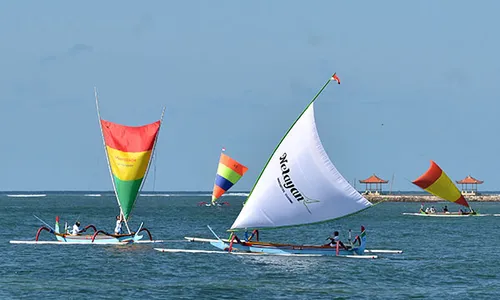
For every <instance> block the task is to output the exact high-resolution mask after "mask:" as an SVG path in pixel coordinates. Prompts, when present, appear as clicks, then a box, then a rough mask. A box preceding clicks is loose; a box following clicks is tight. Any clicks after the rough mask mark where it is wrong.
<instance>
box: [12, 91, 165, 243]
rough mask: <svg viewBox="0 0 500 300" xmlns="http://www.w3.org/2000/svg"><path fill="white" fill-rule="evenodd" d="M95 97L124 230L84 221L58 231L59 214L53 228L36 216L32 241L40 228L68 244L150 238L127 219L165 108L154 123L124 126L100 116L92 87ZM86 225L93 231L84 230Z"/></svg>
mask: <svg viewBox="0 0 500 300" xmlns="http://www.w3.org/2000/svg"><path fill="white" fill-rule="evenodd" d="M95 100H96V108H97V115H98V118H99V123H100V127H101V134H102V138H103V144H104V151H105V153H106V159H107V162H108V168H109V172H110V176H111V182H112V183H113V189H114V191H115V196H116V200H117V202H118V207H119V209H120V212H119V216H120V218H121V219H122V220H123V221H124V223H125V227H126V231H127V232H126V233H123V234H122V233H119V234H115V233H108V232H106V231H104V230H97V228H96V227H95V226H94V225H88V226H86V227H85V228H84V229H83V230H82V231H80V233H78V234H72V233H70V232H69V230H68V228H67V225H66V226H65V230H64V231H63V232H61V231H60V228H59V217H56V224H55V227H54V228H52V227H51V226H50V225H48V224H47V223H46V222H44V221H42V220H41V219H39V218H38V217H37V218H38V219H39V220H40V221H42V222H43V223H44V224H45V225H44V226H42V227H40V228H39V229H38V231H37V234H36V236H35V241H34V242H38V238H39V236H40V233H42V232H43V231H47V232H49V233H51V234H53V235H54V236H55V237H56V240H57V241H58V242H62V243H72V244H124V243H125V244H126V243H134V242H138V241H139V240H141V239H142V238H143V235H142V234H144V233H147V234H148V237H149V240H150V241H153V238H152V236H151V233H150V232H149V230H148V229H147V228H145V227H143V225H144V224H143V223H141V224H140V226H139V228H138V229H137V230H136V231H135V232H134V231H131V230H130V228H129V224H128V221H129V220H130V215H131V212H132V209H133V207H134V204H135V202H136V200H137V198H138V196H139V194H140V191H141V189H142V186H143V184H144V182H145V178H146V175H147V173H148V170H149V165H150V162H151V159H152V157H153V154H154V150H155V146H156V141H157V139H158V134H159V131H160V127H161V123H162V121H163V114H164V111H165V109H163V111H162V114H161V118H160V120H158V121H156V122H154V123H151V124H148V125H143V126H136V127H133V126H125V125H120V124H117V123H113V122H110V121H106V120H103V119H102V118H101V116H100V112H99V101H98V96H97V90H95ZM90 229H92V231H93V232H91V233H89V234H86V232H87V231H90ZM141 233H142V234H141ZM11 242H14V243H15V241H11Z"/></svg>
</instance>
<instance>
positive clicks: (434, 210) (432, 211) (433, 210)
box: [430, 206, 436, 214]
mask: <svg viewBox="0 0 500 300" xmlns="http://www.w3.org/2000/svg"><path fill="white" fill-rule="evenodd" d="M430 213H431V214H435V213H436V209H435V208H434V206H431V209H430Z"/></svg>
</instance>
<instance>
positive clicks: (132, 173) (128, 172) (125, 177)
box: [101, 119, 161, 220]
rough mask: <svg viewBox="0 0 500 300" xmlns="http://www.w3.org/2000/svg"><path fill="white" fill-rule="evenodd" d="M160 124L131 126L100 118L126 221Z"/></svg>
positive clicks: (159, 122) (115, 186)
mask: <svg viewBox="0 0 500 300" xmlns="http://www.w3.org/2000/svg"><path fill="white" fill-rule="evenodd" d="M160 124H161V121H157V122H154V123H151V124H148V125H144V126H138V127H132V126H125V125H120V124H116V123H112V122H109V121H105V120H102V119H101V127H102V134H103V137H104V143H105V145H106V152H107V155H108V162H109V166H110V169H111V170H110V171H111V173H112V175H113V182H114V188H115V192H116V196H117V198H118V203H119V205H120V208H121V210H122V213H123V215H124V217H125V219H127V220H128V218H129V216H130V212H131V211H132V208H133V206H134V203H135V200H136V198H137V195H138V194H139V191H140V189H141V186H142V181H143V179H144V177H145V175H146V171H147V169H148V165H149V161H150V159H151V157H152V152H153V148H154V144H155V141H156V137H157V135H158V131H159V129H160Z"/></svg>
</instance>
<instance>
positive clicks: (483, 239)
mask: <svg viewBox="0 0 500 300" xmlns="http://www.w3.org/2000/svg"><path fill="white" fill-rule="evenodd" d="M26 194H29V193H26ZM17 195H18V196H17V197H12V195H10V196H8V195H7V194H2V195H0V207H1V209H0V228H1V230H0V253H1V255H0V299H24V298H27V299H121V298H122V299H259V300H263V299H414V298H415V299H439V298H442V299H500V275H499V274H500V251H498V249H500V239H499V229H500V225H499V224H500V217H494V216H485V217H469V218H426V217H417V216H406V215H402V213H403V212H416V211H417V210H418V208H419V206H420V204H419V203H381V204H378V205H375V206H374V207H373V208H370V209H368V210H365V211H363V212H361V213H359V214H356V215H353V216H350V217H346V218H344V219H340V220H335V221H331V222H327V223H322V224H318V225H310V226H302V227H296V228H286V229H276V230H267V231H261V240H266V241H273V242H286V243H292V242H293V243H313V244H321V243H324V242H325V238H326V237H327V236H328V235H329V234H331V232H332V231H334V230H339V231H340V232H341V236H342V238H343V239H344V240H346V239H347V232H348V230H349V229H352V230H353V234H356V233H358V230H359V227H360V225H364V226H365V227H366V229H367V238H368V248H370V249H398V250H403V251H404V252H403V254H399V255H391V254H380V255H379V259H375V260H361V259H348V258H336V257H284V256H246V255H229V254H213V253H209V254H203V253H161V252H158V251H155V250H154V249H153V248H154V247H161V248H181V249H203V250H217V249H216V248H214V247H212V246H211V245H210V244H205V243H196V242H187V241H183V237H184V236H195V237H206V238H212V237H213V236H212V234H211V233H210V231H209V230H208V228H207V225H210V226H211V227H212V228H213V229H214V231H215V232H217V233H218V234H220V235H221V236H222V237H227V236H228V234H227V232H226V229H227V228H229V227H230V226H231V224H232V222H233V221H234V220H235V218H236V216H237V215H238V213H239V211H240V209H241V207H242V203H243V201H244V200H245V197H244V195H245V194H236V195H229V196H225V197H223V198H222V200H223V201H228V202H229V203H230V204H231V205H230V206H228V207H204V206H202V207H200V206H197V203H198V202H200V201H209V200H210V196H209V193H177V194H176V193H159V194H154V193H153V194H151V193H150V194H148V196H143V197H140V198H139V200H138V202H137V204H136V206H135V209H134V211H133V213H132V219H131V221H130V225H131V227H132V228H137V227H138V226H139V224H140V222H141V221H144V222H145V227H147V228H148V229H149V230H150V231H151V233H152V234H153V238H154V239H161V240H164V241H165V242H164V243H161V244H136V245H125V246H104V245H64V244H61V245H16V244H10V243H9V241H10V240H34V237H35V234H36V231H37V229H38V228H39V227H40V226H41V225H42V224H41V222H40V221H38V220H37V219H36V218H35V217H33V215H36V216H38V217H40V218H41V219H43V220H45V221H46V222H47V223H49V224H50V225H51V226H53V224H54V220H55V217H56V216H60V218H61V222H60V223H61V225H62V226H64V222H68V223H69V225H72V224H73V223H74V222H75V221H76V220H79V221H80V222H81V223H82V225H87V224H95V225H96V226H97V227H98V229H104V230H107V231H110V232H111V231H112V230H113V228H114V223H115V216H116V215H117V214H118V209H117V205H116V200H115V199H114V197H113V195H112V194H110V193H107V194H106V193H87V195H85V194H84V193H63V192H62V193H55V194H51V193H46V194H45V196H40V197H33V196H22V195H21V196H19V193H17ZM444 204H445V203H438V204H436V203H432V205H435V206H437V207H438V208H440V207H441V206H444ZM472 205H473V207H474V208H475V209H476V210H479V211H480V212H481V213H491V214H493V213H497V214H500V203H472ZM448 207H449V208H451V209H455V208H456V209H458V207H455V205H454V204H448ZM41 239H43V240H54V237H53V236H51V235H50V234H49V233H47V232H43V233H42V234H41Z"/></svg>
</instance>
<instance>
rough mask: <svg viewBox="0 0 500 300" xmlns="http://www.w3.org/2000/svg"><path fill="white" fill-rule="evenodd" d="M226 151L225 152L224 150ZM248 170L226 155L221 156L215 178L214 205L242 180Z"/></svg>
mask: <svg viewBox="0 0 500 300" xmlns="http://www.w3.org/2000/svg"><path fill="white" fill-rule="evenodd" d="M223 151H224V150H223ZM246 171H248V168H247V167H245V166H244V165H242V164H240V163H239V162H237V161H236V160H234V159H232V158H231V157H229V156H227V155H226V154H224V153H221V154H220V159H219V166H218V168H217V175H216V176H215V184H214V190H213V193H212V204H214V203H215V202H216V201H217V199H219V198H220V197H221V196H222V195H223V194H224V193H225V192H227V191H228V190H229V189H230V188H231V187H232V186H233V185H235V184H236V182H238V180H240V179H241V177H242V176H243V174H245V172H246Z"/></svg>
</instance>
